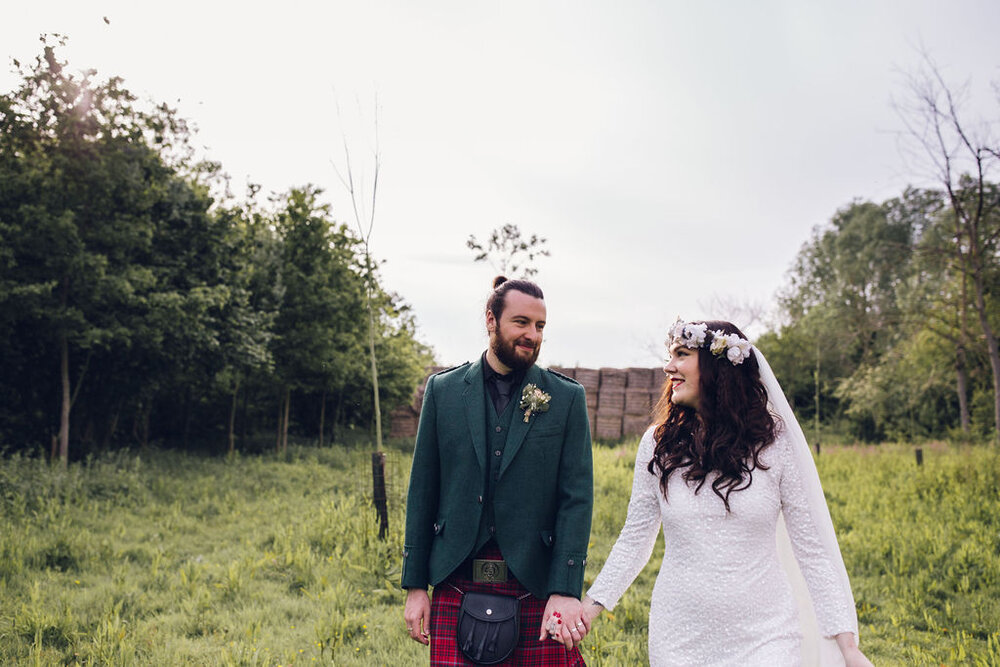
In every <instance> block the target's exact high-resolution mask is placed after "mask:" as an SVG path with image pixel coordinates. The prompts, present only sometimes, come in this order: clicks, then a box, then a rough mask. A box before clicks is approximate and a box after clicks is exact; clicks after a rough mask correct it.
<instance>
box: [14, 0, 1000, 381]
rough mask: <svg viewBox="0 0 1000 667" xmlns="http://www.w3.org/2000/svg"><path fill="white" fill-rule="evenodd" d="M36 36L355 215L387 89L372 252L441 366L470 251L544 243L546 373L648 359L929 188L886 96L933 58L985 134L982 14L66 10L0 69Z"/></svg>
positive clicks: (18, 25)
mask: <svg viewBox="0 0 1000 667" xmlns="http://www.w3.org/2000/svg"><path fill="white" fill-rule="evenodd" d="M105 18H106V19H107V22H106V21H105ZM43 32H59V33H63V34H65V35H67V36H68V37H69V40H70V41H69V45H68V47H67V48H66V49H64V50H63V56H64V57H66V58H68V59H69V62H70V67H71V68H72V69H77V70H78V69H83V68H95V69H97V70H98V72H99V74H100V75H103V76H110V75H118V76H121V77H123V78H124V79H125V83H126V85H127V87H128V88H129V89H131V90H132V91H133V92H136V93H138V94H140V95H141V96H144V97H148V98H152V99H154V100H156V101H163V102H168V103H170V104H173V105H175V106H177V107H178V109H179V111H180V113H181V115H183V116H184V117H186V118H188V119H190V120H191V121H193V122H194V124H195V125H196V126H197V127H198V128H199V133H198V136H197V138H196V141H197V144H198V145H199V146H203V147H204V151H205V154H206V155H208V156H210V157H211V158H213V159H215V160H218V161H219V162H221V163H222V165H223V168H224V169H225V171H227V172H228V173H229V174H230V175H231V176H232V179H233V185H234V189H235V190H237V191H238V192H240V191H242V190H243V188H244V187H245V184H246V183H247V182H248V180H249V181H252V182H255V183H260V184H262V185H263V186H264V189H265V191H276V192H281V191H285V190H287V189H288V188H290V187H293V186H301V185H305V184H307V183H313V184H316V185H318V186H321V187H323V188H325V189H326V191H327V193H326V196H327V197H328V198H329V201H331V202H332V203H333V204H334V213H335V216H336V217H337V219H338V220H342V221H344V222H351V221H352V219H351V217H350V213H349V208H348V201H347V198H346V196H345V193H344V190H343V187H342V186H341V185H340V182H339V181H338V179H337V175H336V173H335V171H334V169H333V166H332V164H331V162H336V163H338V164H340V165H343V151H342V145H341V144H342V137H344V136H346V137H347V140H348V143H349V144H350V145H351V146H352V147H353V149H354V155H355V158H356V159H357V161H358V162H362V160H361V158H362V156H366V155H369V154H370V150H369V149H370V147H371V146H372V145H373V141H372V137H373V131H372V125H373V122H372V120H373V118H374V117H375V115H376V111H375V105H374V99H375V97H376V95H377V99H378V118H379V145H380V149H381V159H382V172H381V177H380V182H379V194H378V199H377V208H376V219H375V229H374V234H373V237H372V244H373V250H374V253H375V255H376V256H377V257H378V258H380V259H381V260H383V261H384V262H385V264H384V269H383V278H384V282H385V286H386V287H387V288H388V289H390V290H393V291H396V292H398V293H399V294H400V295H401V296H402V297H403V298H404V299H405V300H406V301H407V302H408V303H410V304H411V305H412V306H413V309H414V312H415V314H416V317H417V321H418V324H419V332H420V338H421V339H422V340H423V341H424V342H426V343H428V344H429V345H431V346H432V347H433V348H434V350H435V352H436V355H437V357H438V361H439V362H440V363H445V364H453V363H460V362H462V361H465V360H466V359H471V358H474V357H476V356H477V355H478V354H479V353H480V352H481V351H482V349H483V347H484V346H485V341H486V338H485V333H484V324H483V319H482V308H483V302H484V301H485V298H486V295H487V291H488V288H489V284H490V281H491V279H492V277H493V275H494V273H495V271H494V270H493V268H492V267H490V266H489V265H487V264H475V263H473V261H472V257H473V255H472V253H471V252H470V251H469V250H468V249H467V248H466V247H465V241H466V239H467V238H468V236H469V234H475V235H476V236H477V237H479V238H485V237H486V236H487V235H488V234H489V232H490V230H491V229H493V228H495V227H499V226H500V225H503V224H505V223H514V224H517V225H519V226H520V228H521V229H522V230H523V231H525V232H527V233H537V234H539V235H541V236H544V237H546V238H547V239H548V247H549V248H550V249H551V252H552V256H551V257H550V258H547V259H542V260H541V261H540V262H539V268H540V272H539V274H538V276H537V280H538V282H539V283H540V285H541V286H542V288H543V289H544V291H545V295H546V303H547V306H548V317H549V324H548V327H547V328H546V334H547V335H546V342H545V345H544V347H543V351H542V359H541V360H542V362H543V363H545V364H547V365H569V366H572V365H580V366H589V367H599V366H655V365H657V364H658V363H660V358H661V356H662V352H663V349H662V340H663V338H664V334H665V330H666V328H667V326H668V325H669V324H670V323H671V322H673V320H674V319H675V317H677V316H678V315H680V316H683V317H684V318H685V319H693V318H698V317H706V316H728V315H729V314H730V313H729V312H719V311H720V310H728V308H722V309H720V308H719V307H718V304H720V303H721V304H734V303H743V304H746V303H752V304H757V305H760V306H763V307H765V308H773V303H774V297H775V293H776V291H777V290H778V289H779V288H780V287H781V286H782V285H784V284H785V282H786V272H787V270H788V268H789V267H790V266H791V264H792V262H793V261H794V258H795V255H796V253H797V252H798V250H799V249H800V248H801V246H802V244H803V243H804V242H806V241H807V240H808V239H809V237H810V234H811V231H812V229H813V228H814V227H815V226H817V225H822V224H824V223H825V222H827V221H828V220H829V219H830V218H831V217H832V216H833V214H834V213H835V212H836V210H837V209H838V208H840V207H842V206H844V205H846V204H848V203H850V202H851V201H852V200H853V199H855V198H861V199H871V200H875V201H882V200H884V199H887V198H889V197H892V196H895V195H897V194H899V193H900V192H902V190H903V188H904V187H905V186H906V185H907V184H908V183H921V182H925V181H921V178H922V175H923V174H924V173H925V171H924V170H923V169H921V167H920V165H918V164H915V163H913V162H912V161H908V160H907V159H906V158H905V157H904V153H903V152H901V150H900V146H899V134H900V131H901V129H902V124H901V122H900V120H899V118H898V115H897V113H896V112H895V111H894V109H893V106H892V100H893V99H897V100H900V99H903V98H905V95H906V87H905V81H904V75H905V73H907V72H914V71H915V70H916V68H917V67H918V65H919V62H920V50H921V48H923V49H924V50H926V52H927V53H929V54H930V56H931V57H932V58H933V59H934V60H935V62H936V63H937V64H938V66H939V68H940V69H941V71H942V72H943V74H944V75H945V76H946V77H947V79H948V80H949V81H950V82H952V83H953V85H955V86H956V87H958V86H960V85H962V84H965V83H968V84H969V99H968V103H967V106H968V111H969V114H970V117H973V116H980V117H984V118H985V117H989V118H993V119H997V120H1000V104H998V102H997V97H996V96H995V95H994V93H993V90H992V89H991V88H990V83H991V81H997V80H1000V47H998V45H997V38H996V35H997V34H998V32H1000V3H998V2H995V0H989V1H986V0H983V1H976V2H972V1H963V0H959V1H957V2H952V3H943V2H931V1H916V0H896V1H887V2H879V1H877V0H872V1H864V2H861V1H846V2H845V1H843V0H837V1H836V2H834V1H830V2H806V1H803V0H790V1H788V2H768V1H763V2H762V1H754V2H651V1H643V2H639V1H628V2H591V1H586V2H581V1H576V2H541V1H536V2H520V1H510V0H508V1H507V2H502V3H501V2H491V3H486V2H471V1H469V0H456V1H454V2H413V1H412V0H379V1H371V2H361V1H358V2H342V1H339V0H332V1H325V2H297V1H295V0H289V1H285V2H267V3H261V2H253V1H249V2H241V3H235V2H232V3H228V2H227V3H223V2H212V1H211V0H200V1H199V2H192V1H190V0H175V1H174V2H170V3H162V2H161V3H155V4H154V3H142V2H135V1H134V0H133V1H130V2H122V1H118V0H107V1H102V2H99V3H96V2H87V1H81V0H75V1H72V2H70V1H68V0H55V1H50V2H46V3H20V4H19V5H18V9H17V11H16V12H5V16H4V19H3V21H2V22H0V45H2V50H3V53H2V54H0V55H3V56H4V57H5V59H7V60H8V62H9V57H17V58H19V59H21V60H22V61H25V60H31V59H32V58H33V57H34V56H35V55H37V54H38V53H39V50H40V44H39V42H38V36H39V34H40V33H43ZM9 69H10V68H9V67H5V68H3V71H2V73H0V89H2V90H5V91H6V90H10V89H11V88H12V87H13V86H14V85H15V84H16V78H15V77H14V76H13V75H12V74H11V73H10V72H9ZM338 100H339V105H340V108H341V113H340V114H339V116H338V112H337V102H338ZM368 166H369V165H368V164H356V165H355V167H356V169H357V170H358V171H359V172H360V171H364V170H365V168H366V167H368ZM713 304H714V305H713ZM737 323H738V324H743V323H740V322H737ZM761 330H762V327H761V325H759V324H758V325H757V326H756V327H755V328H754V329H753V331H754V333H759V332H760V331H761Z"/></svg>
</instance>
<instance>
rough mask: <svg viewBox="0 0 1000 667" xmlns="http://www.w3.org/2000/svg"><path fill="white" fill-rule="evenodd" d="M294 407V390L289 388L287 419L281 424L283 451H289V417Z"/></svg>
mask: <svg viewBox="0 0 1000 667" xmlns="http://www.w3.org/2000/svg"><path fill="white" fill-rule="evenodd" d="M291 407H292V390H291V388H288V389H286V390H285V419H284V420H283V422H282V424H281V451H282V452H287V451H288V415H289V413H290V412H291Z"/></svg>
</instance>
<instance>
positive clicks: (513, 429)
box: [500, 365, 546, 477]
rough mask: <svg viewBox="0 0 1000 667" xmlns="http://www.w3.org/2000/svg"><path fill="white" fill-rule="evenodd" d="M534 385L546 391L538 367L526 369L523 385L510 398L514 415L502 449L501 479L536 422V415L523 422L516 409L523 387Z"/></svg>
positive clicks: (522, 412)
mask: <svg viewBox="0 0 1000 667" xmlns="http://www.w3.org/2000/svg"><path fill="white" fill-rule="evenodd" d="M528 384H534V385H535V386H536V387H539V388H540V389H541V390H542V391H546V387H545V385H544V384H543V383H542V371H540V370H539V369H538V366H534V365H532V366H531V368H529V369H528V372H527V373H525V374H524V384H523V385H521V386H520V387H518V389H517V391H516V392H515V393H514V394H513V395H512V396H511V397H510V401H511V403H513V404H514V415H513V416H512V417H511V420H510V432H509V433H508V434H507V444H506V446H505V447H504V455H503V463H502V464H501V465H500V476H501V477H502V476H503V474H504V471H506V470H507V468H508V467H509V466H510V462H511V461H513V460H514V457H515V456H516V455H517V452H518V450H520V449H521V445H522V444H523V443H524V437H525V436H526V435H528V431H529V430H530V429H531V426H532V425H533V424H534V423H535V421H537V419H538V415H537V414H534V415H531V418H530V419H529V420H528V421H527V422H525V421H524V410H522V409H521V408H520V407H518V406H519V405H520V403H521V391H522V389H523V387H524V386H525V385H528Z"/></svg>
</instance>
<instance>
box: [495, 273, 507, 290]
mask: <svg viewBox="0 0 1000 667" xmlns="http://www.w3.org/2000/svg"><path fill="white" fill-rule="evenodd" d="M505 282H507V276H497V277H496V278H494V279H493V289H496V288H498V287H500V286H501V285H503V284H504V283H505Z"/></svg>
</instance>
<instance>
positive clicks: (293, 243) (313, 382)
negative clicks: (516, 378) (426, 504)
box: [0, 38, 433, 459]
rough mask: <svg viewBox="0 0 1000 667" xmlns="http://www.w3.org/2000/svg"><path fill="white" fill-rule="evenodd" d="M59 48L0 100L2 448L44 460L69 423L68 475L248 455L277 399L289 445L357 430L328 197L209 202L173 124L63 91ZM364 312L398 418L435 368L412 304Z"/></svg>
mask: <svg viewBox="0 0 1000 667" xmlns="http://www.w3.org/2000/svg"><path fill="white" fill-rule="evenodd" d="M61 46H62V44H61V42H54V43H53V40H50V39H48V38H46V39H45V46H44V49H43V53H42V54H41V55H40V56H39V57H38V58H37V59H36V60H35V62H34V63H33V65H31V66H30V67H20V66H19V70H18V72H19V74H20V77H21V85H20V86H19V88H18V89H17V90H15V91H13V92H11V93H8V94H2V95H0V349H3V350H4V354H3V355H2V356H0V447H7V448H12V449H19V450H23V449H27V450H33V451H35V452H38V451H48V450H49V447H50V444H51V442H52V437H53V435H54V434H55V433H56V432H58V431H59V428H60V425H61V423H65V421H63V420H62V417H61V413H60V408H65V410H66V411H68V413H69V414H70V418H69V423H68V428H69V440H70V441H72V443H73V447H72V451H71V454H72V455H73V457H74V458H76V459H82V458H84V457H85V456H86V454H87V453H88V452H99V451H105V450H108V449H114V448H117V447H121V446H123V445H132V444H136V443H139V444H142V445H146V444H148V443H150V442H156V441H160V442H173V443H178V444H179V445H181V446H183V447H186V448H190V449H199V448H204V447H206V446H207V443H209V442H212V443H215V442H222V441H224V438H223V437H222V436H223V434H224V433H226V432H227V431H228V432H229V435H230V443H232V444H233V445H235V442H236V440H237V435H238V436H239V438H238V439H239V441H240V445H241V446H242V447H243V448H249V447H253V446H254V442H255V441H258V442H259V438H255V436H259V435H260V434H262V433H266V434H267V435H268V438H269V439H270V438H271V437H272V436H273V433H274V429H275V421H276V416H277V413H278V406H279V402H280V401H282V400H284V398H285V396H286V391H294V392H295V396H294V401H292V405H293V406H294V408H293V410H292V411H291V414H290V417H291V432H292V434H293V435H303V434H307V435H309V436H311V437H316V436H317V435H318V434H319V430H320V428H323V429H324V430H325V429H326V427H327V426H329V425H330V424H334V425H340V426H342V427H355V426H361V427H368V425H369V424H370V423H371V420H372V418H373V411H374V409H373V406H372V399H371V398H370V397H369V398H367V399H365V400H362V401H360V402H358V401H353V400H351V399H350V398H349V397H350V396H354V395H356V394H357V395H360V394H358V393H357V392H356V390H357V389H358V388H359V387H364V386H368V387H370V386H371V379H370V377H368V368H369V366H368V361H367V358H366V357H367V335H368V329H367V327H368V317H367V311H365V309H364V279H365V277H366V276H367V275H368V272H369V268H368V264H367V262H366V260H365V257H364V254H363V252H362V248H361V242H360V240H359V239H358V238H357V237H356V236H354V235H353V234H351V233H350V232H349V231H348V230H347V229H346V228H345V227H344V226H343V225H338V224H336V223H335V222H334V221H333V217H332V212H331V211H330V209H329V207H328V206H326V205H323V204H321V203H320V202H319V201H318V197H319V195H320V193H321V191H320V190H319V189H318V188H316V187H313V186H305V187H303V188H300V189H292V190H290V191H289V192H288V193H287V194H285V195H281V196H277V197H274V198H273V199H272V205H271V206H266V205H262V204H260V203H259V202H258V201H257V199H256V195H257V189H256V188H253V187H251V188H250V191H249V192H248V194H247V197H246V200H245V201H243V202H235V201H233V200H231V198H228V197H226V198H224V199H222V200H219V201H217V200H216V199H215V198H214V197H213V196H212V193H213V192H221V191H223V190H224V187H223V180H224V177H223V175H222V173H221V168H220V166H219V165H217V164H211V163H204V162H196V161H195V160H194V157H193V155H194V150H193V148H192V147H191V143H190V140H191V135H190V132H189V130H188V127H187V124H186V122H185V121H184V120H183V119H180V118H178V117H177V116H176V114H175V112H174V111H173V110H171V109H170V108H168V107H166V106H165V105H150V104H143V103H140V102H139V101H137V100H136V98H135V96H133V95H132V94H131V93H129V92H128V90H126V89H125V87H124V85H123V83H122V81H121V80H119V79H116V78H111V79H108V80H103V81H102V80H99V79H98V78H97V76H96V73H95V72H92V71H88V72H84V73H82V74H79V75H76V74H73V73H71V71H70V70H69V67H68V65H67V63H65V62H62V61H60V60H59V59H58V57H57V51H58V49H59V48H60V47H61ZM373 299H374V301H375V309H376V311H375V313H376V314H375V320H376V338H377V339H378V340H379V343H378V345H377V349H376V354H377V356H378V359H377V360H378V362H379V366H380V367H383V366H384V368H383V376H384V377H383V380H382V381H383V384H384V388H382V389H381V393H380V396H381V397H382V399H383V400H385V401H387V405H388V406H395V405H398V404H400V403H405V402H408V401H409V399H410V397H411V395H412V392H413V389H414V387H415V386H416V384H417V383H418V382H419V380H420V377H421V375H422V374H423V372H424V368H426V367H427V366H428V365H431V363H432V361H433V360H432V358H431V355H430V353H429V350H428V349H427V348H426V347H425V346H423V345H421V344H420V343H419V342H417V341H416V338H415V326H414V323H413V318H412V314H410V313H409V311H408V309H407V307H406V305H405V304H404V303H402V302H401V300H400V299H399V298H398V297H397V296H396V295H394V294H392V293H389V292H385V291H380V290H377V289H376V292H375V294H374V296H373ZM63 363H65V367H66V371H65V373H64V372H62V370H61V364H63ZM64 392H65V393H64ZM369 394H370V392H369ZM60 396H65V397H66V398H65V399H63V400H62V401H61V403H62V404H61V405H60ZM328 407H329V408H332V412H333V414H332V415H330V417H328V418H326V421H325V424H324V423H323V419H322V418H321V417H320V415H321V414H322V415H325V412H326V410H327V408H328Z"/></svg>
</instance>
